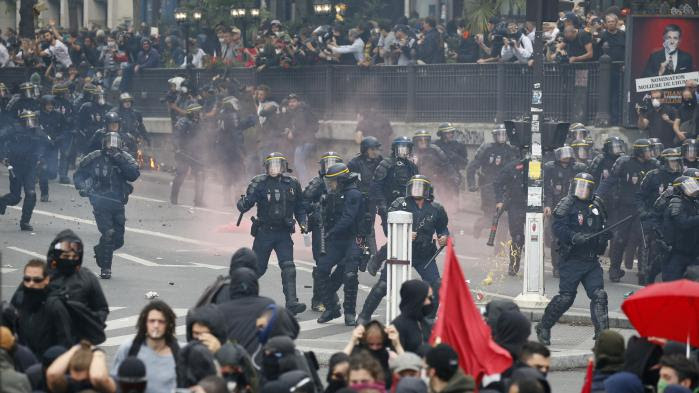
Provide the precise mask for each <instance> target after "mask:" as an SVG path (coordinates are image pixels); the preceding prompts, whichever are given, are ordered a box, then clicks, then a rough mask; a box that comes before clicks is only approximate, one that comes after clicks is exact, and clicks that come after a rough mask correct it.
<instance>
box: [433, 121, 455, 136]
mask: <svg viewBox="0 0 699 393" xmlns="http://www.w3.org/2000/svg"><path fill="white" fill-rule="evenodd" d="M454 132H456V128H455V127H454V126H453V125H452V124H451V123H442V124H440V125H439V127H437V136H438V137H440V138H442V137H444V138H446V136H447V134H453V133H454Z"/></svg>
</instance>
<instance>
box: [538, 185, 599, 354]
mask: <svg viewBox="0 0 699 393" xmlns="http://www.w3.org/2000/svg"><path fill="white" fill-rule="evenodd" d="M594 188H595V182H594V180H592V175H590V174H589V173H584V172H583V173H578V174H577V175H575V177H574V178H573V181H572V182H571V183H570V189H569V192H568V196H566V197H564V198H563V199H562V200H561V201H560V202H559V203H558V205H556V208H555V209H554V211H553V232H554V235H555V236H556V238H557V239H558V243H559V247H560V255H561V262H560V267H559V269H560V273H561V279H560V282H559V284H558V288H559V292H558V295H556V296H554V297H553V299H551V302H550V303H549V304H548V305H547V306H546V310H544V315H543V317H542V318H541V322H540V323H538V324H537V325H536V336H537V338H538V340H539V342H541V343H542V344H545V345H550V344H551V328H552V327H553V325H555V324H556V322H558V319H559V318H560V317H561V316H562V315H563V314H564V313H565V312H566V311H567V310H568V309H569V308H570V307H571V306H572V305H573V302H574V301H575V295H576V294H577V292H578V284H580V283H582V285H583V287H584V288H585V291H586V292H587V296H588V297H589V298H590V316H591V318H592V324H593V325H594V327H595V338H596V337H597V336H598V335H599V333H600V332H601V331H602V330H605V329H608V328H609V316H608V310H607V292H605V290H604V280H603V272H602V266H601V265H600V263H599V259H598V255H602V254H603V253H604V250H605V249H606V248H607V241H608V240H609V239H611V237H612V235H611V232H603V233H601V234H600V233H598V232H599V231H601V230H603V229H604V227H605V223H606V219H607V212H606V209H605V208H604V203H603V202H602V199H601V198H599V197H597V196H596V195H594ZM593 235H594V236H593Z"/></svg>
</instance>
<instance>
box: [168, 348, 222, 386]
mask: <svg viewBox="0 0 699 393" xmlns="http://www.w3.org/2000/svg"><path fill="white" fill-rule="evenodd" d="M176 368H177V372H176V374H177V387H178V388H189V387H192V386H194V385H196V384H197V382H199V381H201V380H202V379H204V378H205V377H208V376H209V375H216V371H217V370H216V362H215V361H214V355H213V354H212V353H211V351H209V349H208V348H206V346H205V345H204V344H202V343H201V342H200V341H192V342H190V343H189V344H187V345H186V346H185V347H184V348H182V349H180V350H179V351H178V352H177V362H176Z"/></svg>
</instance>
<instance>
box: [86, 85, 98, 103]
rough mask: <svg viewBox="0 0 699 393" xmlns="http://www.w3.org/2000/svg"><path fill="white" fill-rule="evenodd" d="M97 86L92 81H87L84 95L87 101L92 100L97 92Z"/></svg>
mask: <svg viewBox="0 0 699 393" xmlns="http://www.w3.org/2000/svg"><path fill="white" fill-rule="evenodd" d="M97 91H98V90H97V86H95V85H93V84H92V83H87V84H85V86H83V97H84V98H85V101H92V100H93V97H94V96H95V95H96V94H97Z"/></svg>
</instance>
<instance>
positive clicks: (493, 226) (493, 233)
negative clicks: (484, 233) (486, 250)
mask: <svg viewBox="0 0 699 393" xmlns="http://www.w3.org/2000/svg"><path fill="white" fill-rule="evenodd" d="M504 212H505V205H503V207H502V208H500V209H497V211H496V212H495V215H493V221H492V223H491V225H490V234H489V235H488V242H487V243H485V244H486V245H487V246H490V247H493V246H495V236H496V235H497V233H498V224H499V223H500V216H502V213H504Z"/></svg>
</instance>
